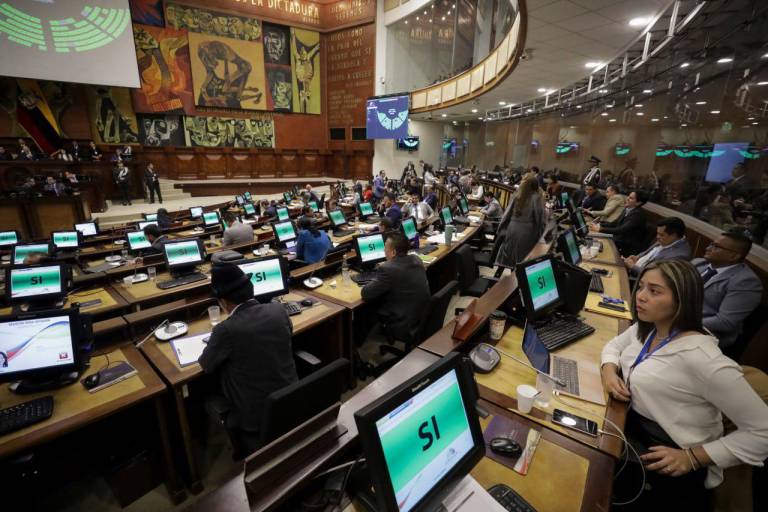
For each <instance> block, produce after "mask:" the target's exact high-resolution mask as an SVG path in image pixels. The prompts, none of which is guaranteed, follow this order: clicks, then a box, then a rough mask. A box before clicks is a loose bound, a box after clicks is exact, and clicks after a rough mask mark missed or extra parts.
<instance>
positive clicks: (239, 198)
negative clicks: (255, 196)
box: [235, 196, 245, 206]
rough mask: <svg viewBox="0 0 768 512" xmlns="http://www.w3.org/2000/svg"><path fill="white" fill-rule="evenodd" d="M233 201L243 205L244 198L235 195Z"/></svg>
mask: <svg viewBox="0 0 768 512" xmlns="http://www.w3.org/2000/svg"><path fill="white" fill-rule="evenodd" d="M235 201H237V204H238V205H239V206H243V205H244V204H245V198H244V197H243V196H235Z"/></svg>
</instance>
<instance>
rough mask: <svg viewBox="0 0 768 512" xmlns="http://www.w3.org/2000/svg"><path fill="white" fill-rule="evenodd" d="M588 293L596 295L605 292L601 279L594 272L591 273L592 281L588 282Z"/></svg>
mask: <svg viewBox="0 0 768 512" xmlns="http://www.w3.org/2000/svg"><path fill="white" fill-rule="evenodd" d="M589 291H591V292H596V293H603V292H604V291H605V287H604V286H603V278H602V277H600V276H599V275H598V274H595V273H594V272H592V280H591V281H590V282H589Z"/></svg>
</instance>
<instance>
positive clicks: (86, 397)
mask: <svg viewBox="0 0 768 512" xmlns="http://www.w3.org/2000/svg"><path fill="white" fill-rule="evenodd" d="M108 355H109V360H110V362H115V361H128V362H129V363H130V364H131V365H132V366H133V367H134V368H136V370H137V371H138V375H135V376H133V377H130V378H128V379H126V380H124V381H122V382H119V383H117V384H114V385H113V386H110V387H108V388H105V389H103V390H101V391H97V392H96V393H89V392H88V391H86V390H85V388H83V386H81V385H80V383H79V382H77V383H74V384H71V385H69V386H67V387H64V388H61V389H58V390H54V391H45V392H42V393H36V394H31V395H17V394H13V393H11V392H10V391H9V390H8V388H7V387H6V386H3V387H0V403H2V406H3V407H10V406H12V405H14V404H18V403H21V402H26V401H28V400H31V399H34V398H37V397H40V396H44V395H53V398H54V411H53V416H51V417H50V418H49V419H47V420H45V421H43V422H40V423H37V424H35V425H32V426H29V427H27V428H24V429H22V430H17V431H16V432H12V433H10V434H6V435H4V436H0V459H2V458H5V457H8V456H10V455H12V454H14V453H18V452H20V451H22V450H26V449H30V448H32V447H35V446H39V445H41V444H43V443H46V442H48V441H51V440H53V439H56V438H59V437H61V436H63V435H65V434H67V433H69V432H72V431H74V430H77V429H80V428H83V427H85V426H86V425H90V424H92V423H95V422H97V421H99V420H101V419H103V418H106V417H108V416H111V415H113V414H115V413H117V412H119V411H122V410H123V409H127V408H129V407H133V406H135V405H137V404H139V403H141V402H144V401H145V400H149V399H154V400H155V413H156V416H157V427H158V428H157V432H158V434H159V435H160V438H161V439H160V440H161V443H162V447H163V458H164V463H165V469H166V473H167V475H166V476H167V485H168V488H169V490H170V492H171V496H172V497H173V499H174V501H175V502H179V501H181V500H182V499H184V495H185V493H184V490H183V485H182V484H181V480H180V478H179V475H178V474H177V471H176V467H175V465H174V461H173V457H172V454H171V445H170V440H169V438H168V425H167V421H166V416H165V409H164V408H163V406H162V402H161V397H162V394H163V392H164V391H165V389H166V386H165V384H163V382H162V381H161V380H160V377H158V375H157V374H156V373H155V372H154V371H153V370H152V368H150V366H149V363H147V361H146V360H145V359H144V358H143V357H142V356H141V354H140V353H139V351H138V350H136V349H135V348H134V347H133V345H130V344H128V345H123V346H121V347H120V348H117V349H115V350H112V351H111V352H109V354H108ZM105 361H106V359H105V358H104V357H102V356H101V355H94V356H92V369H91V370H89V373H93V371H94V369H97V368H100V367H101V366H102V365H103V364H104V362H105Z"/></svg>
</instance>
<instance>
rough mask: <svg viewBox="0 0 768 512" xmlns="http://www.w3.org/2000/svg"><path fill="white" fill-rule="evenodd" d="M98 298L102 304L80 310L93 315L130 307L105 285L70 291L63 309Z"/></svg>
mask: <svg viewBox="0 0 768 512" xmlns="http://www.w3.org/2000/svg"><path fill="white" fill-rule="evenodd" d="M96 299H100V300H101V304H94V305H93V306H88V307H85V308H80V311H81V312H82V313H89V314H91V315H105V314H107V313H109V312H112V311H115V312H117V311H118V310H120V309H123V308H127V307H128V303H127V302H126V301H125V300H123V298H122V297H121V296H120V295H119V294H118V293H117V292H116V291H115V289H114V288H112V287H111V286H103V287H98V288H92V289H90V290H81V291H79V292H75V293H70V294H69V295H67V302H66V303H65V304H64V307H63V309H70V308H71V307H72V304H73V303H75V302H88V301H91V300H96ZM11 309H12V308H11V307H6V308H2V309H0V315H10V314H11Z"/></svg>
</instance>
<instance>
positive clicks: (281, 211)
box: [277, 208, 290, 220]
mask: <svg viewBox="0 0 768 512" xmlns="http://www.w3.org/2000/svg"><path fill="white" fill-rule="evenodd" d="M289 218H290V215H289V214H288V208H278V209H277V220H288V219H289Z"/></svg>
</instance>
